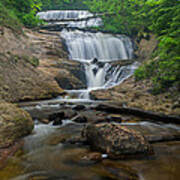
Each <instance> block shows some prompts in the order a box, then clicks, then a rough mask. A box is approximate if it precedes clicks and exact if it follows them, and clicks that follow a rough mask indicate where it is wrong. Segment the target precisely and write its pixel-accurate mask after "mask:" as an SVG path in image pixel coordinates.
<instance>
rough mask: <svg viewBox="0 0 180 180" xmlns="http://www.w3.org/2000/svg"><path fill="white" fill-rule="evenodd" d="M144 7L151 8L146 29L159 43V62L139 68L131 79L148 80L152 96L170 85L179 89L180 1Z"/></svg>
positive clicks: (157, 2)
mask: <svg viewBox="0 0 180 180" xmlns="http://www.w3.org/2000/svg"><path fill="white" fill-rule="evenodd" d="M147 4H148V5H149V6H151V11H150V12H149V14H151V16H150V21H151V26H150V29H151V30H152V31H153V32H154V33H156V34H157V36H158V39H159V41H160V43H159V46H158V50H157V52H156V54H158V56H159V59H158V60H157V61H155V62H154V61H153V62H150V63H149V64H147V65H144V66H143V67H140V68H139V69H138V70H137V71H136V72H135V76H136V78H137V79H144V78H151V79H152V80H153V84H154V89H153V91H154V93H159V92H161V91H165V90H166V89H167V88H169V87H171V86H173V85H176V86H178V87H179V89H180V30H179V27H180V13H179V12H180V1H179V0H172V1H169V0H158V1H156V2H154V1H148V3H147ZM149 72H151V73H149Z"/></svg>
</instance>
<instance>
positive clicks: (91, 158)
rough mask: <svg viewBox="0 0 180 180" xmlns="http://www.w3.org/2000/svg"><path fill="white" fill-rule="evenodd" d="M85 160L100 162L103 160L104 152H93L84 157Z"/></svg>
mask: <svg viewBox="0 0 180 180" xmlns="http://www.w3.org/2000/svg"><path fill="white" fill-rule="evenodd" d="M82 159H83V160H86V161H95V162H99V161H102V154H101V153H99V152H92V153H89V154H87V155H85V156H83V157H82Z"/></svg>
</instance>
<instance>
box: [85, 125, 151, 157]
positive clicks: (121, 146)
mask: <svg viewBox="0 0 180 180" xmlns="http://www.w3.org/2000/svg"><path fill="white" fill-rule="evenodd" d="M83 136H84V137H85V138H86V139H87V142H88V144H89V145H90V146H91V147H92V148H93V149H95V150H98V151H101V152H102V153H106V154H108V155H109V157H110V158H121V157H123V158H124V156H125V155H127V156H128V155H130V156H131V155H136V154H148V153H150V152H151V146H150V144H149V143H148V142H147V141H146V140H145V138H144V137H143V136H142V135H141V134H140V133H139V132H136V131H134V130H130V129H128V128H127V127H123V126H121V125H120V124H116V123H102V124H89V125H87V126H86V127H85V129H84V130H83Z"/></svg>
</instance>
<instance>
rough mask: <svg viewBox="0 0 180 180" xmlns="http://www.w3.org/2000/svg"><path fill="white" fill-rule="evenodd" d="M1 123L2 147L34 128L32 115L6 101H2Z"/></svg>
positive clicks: (0, 143)
mask: <svg viewBox="0 0 180 180" xmlns="http://www.w3.org/2000/svg"><path fill="white" fill-rule="evenodd" d="M0 124H1V126H0V148H1V147H6V146H9V145H11V144H13V143H14V142H15V141H17V140H18V139H19V138H21V137H23V136H25V135H28V134H29V133H31V131H32V129H33V121H32V119H31V117H30V115H29V114H28V113H27V112H25V111H24V110H22V109H20V108H18V107H17V106H15V105H13V104H10V103H6V102H0Z"/></svg>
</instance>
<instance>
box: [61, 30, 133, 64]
mask: <svg viewBox="0 0 180 180" xmlns="http://www.w3.org/2000/svg"><path fill="white" fill-rule="evenodd" d="M61 37H62V38H64V39H65V41H66V45H67V47H68V51H69V58H70V59H74V60H88V59H89V60H90V59H93V58H95V57H96V58H98V59H99V60H101V61H106V60H107V61H110V60H111V61H114V60H120V59H132V58H133V53H132V51H133V47H132V42H131V40H130V38H128V37H127V36H124V35H119V36H113V35H111V34H104V33H101V32H98V33H90V32H82V31H79V30H75V31H68V30H63V31H62V32H61Z"/></svg>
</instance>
